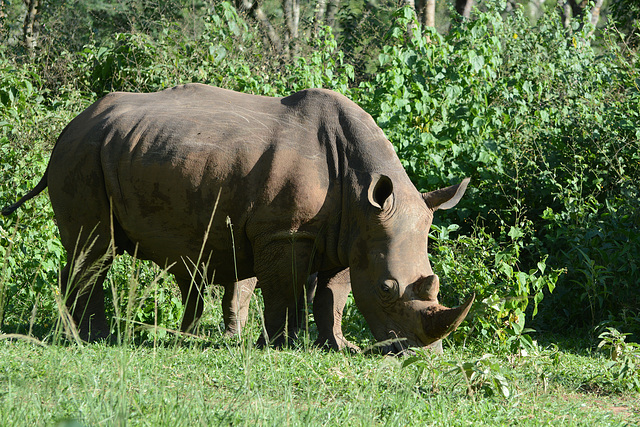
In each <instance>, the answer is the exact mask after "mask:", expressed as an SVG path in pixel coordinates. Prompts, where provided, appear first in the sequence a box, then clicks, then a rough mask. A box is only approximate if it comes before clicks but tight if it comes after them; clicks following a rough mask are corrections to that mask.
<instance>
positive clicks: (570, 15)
mask: <svg viewBox="0 0 640 427" xmlns="http://www.w3.org/2000/svg"><path fill="white" fill-rule="evenodd" d="M603 3H604V1H603V0H595V3H594V5H593V8H591V10H590V11H589V12H590V13H591V20H590V22H591V24H592V25H593V29H592V30H591V31H590V32H589V36H591V35H592V34H593V32H594V31H595V28H596V25H598V21H599V20H600V10H601V9H602V4H603ZM559 4H560V7H561V9H560V15H561V18H562V26H563V27H564V28H567V29H568V28H570V27H571V20H572V19H580V18H582V16H583V15H584V14H585V13H587V12H588V9H587V8H588V6H589V4H590V3H589V2H587V1H581V2H580V3H578V2H577V1H576V0H563V2H562V3H559Z"/></svg>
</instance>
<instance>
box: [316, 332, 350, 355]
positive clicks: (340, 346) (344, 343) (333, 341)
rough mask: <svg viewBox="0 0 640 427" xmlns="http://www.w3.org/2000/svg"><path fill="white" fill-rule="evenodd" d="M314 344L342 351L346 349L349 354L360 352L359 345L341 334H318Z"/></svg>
mask: <svg viewBox="0 0 640 427" xmlns="http://www.w3.org/2000/svg"><path fill="white" fill-rule="evenodd" d="M314 345H315V346H317V347H322V348H325V349H328V350H335V351H342V350H344V349H346V350H347V351H348V352H349V353H351V354H356V353H360V347H358V346H357V345H355V344H353V343H352V342H350V341H349V340H347V339H346V338H345V337H343V336H342V335H340V336H334V337H322V336H320V337H318V339H316V341H315V342H314Z"/></svg>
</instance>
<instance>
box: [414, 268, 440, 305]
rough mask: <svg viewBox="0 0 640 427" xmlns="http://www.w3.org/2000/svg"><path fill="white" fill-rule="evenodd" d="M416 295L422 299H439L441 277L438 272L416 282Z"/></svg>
mask: <svg viewBox="0 0 640 427" xmlns="http://www.w3.org/2000/svg"><path fill="white" fill-rule="evenodd" d="M414 292H415V294H416V296H417V297H418V298H419V299H421V300H422V301H436V302H437V301H438V292H440V278H439V277H438V275H437V274H432V275H431V276H427V277H425V278H423V279H422V280H420V281H419V282H416V284H415V285H414Z"/></svg>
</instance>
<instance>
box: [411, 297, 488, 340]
mask: <svg viewBox="0 0 640 427" xmlns="http://www.w3.org/2000/svg"><path fill="white" fill-rule="evenodd" d="M475 298H476V294H472V295H471V296H470V297H469V299H467V301H466V302H465V303H464V304H462V305H461V306H458V307H455V308H447V307H445V306H443V305H440V304H437V305H434V306H433V307H431V308H429V309H428V310H427V311H426V312H425V313H424V316H423V318H422V321H423V326H424V328H425V333H426V335H427V336H429V338H430V339H431V340H433V341H437V340H440V339H442V338H445V337H446V336H447V335H449V334H450V333H451V332H453V331H455V330H456V328H457V327H458V326H460V323H462V321H463V320H464V318H465V317H467V314H468V313H469V309H470V308H471V304H473V301H474V300H475ZM427 344H429V343H427Z"/></svg>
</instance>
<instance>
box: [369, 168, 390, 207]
mask: <svg viewBox="0 0 640 427" xmlns="http://www.w3.org/2000/svg"><path fill="white" fill-rule="evenodd" d="M368 197H369V203H371V204H372V205H373V206H375V207H376V208H378V209H386V208H387V207H389V205H390V204H391V203H392V202H393V182H391V178H389V177H388V176H386V175H373V176H372V179H371V185H369V194H368Z"/></svg>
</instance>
